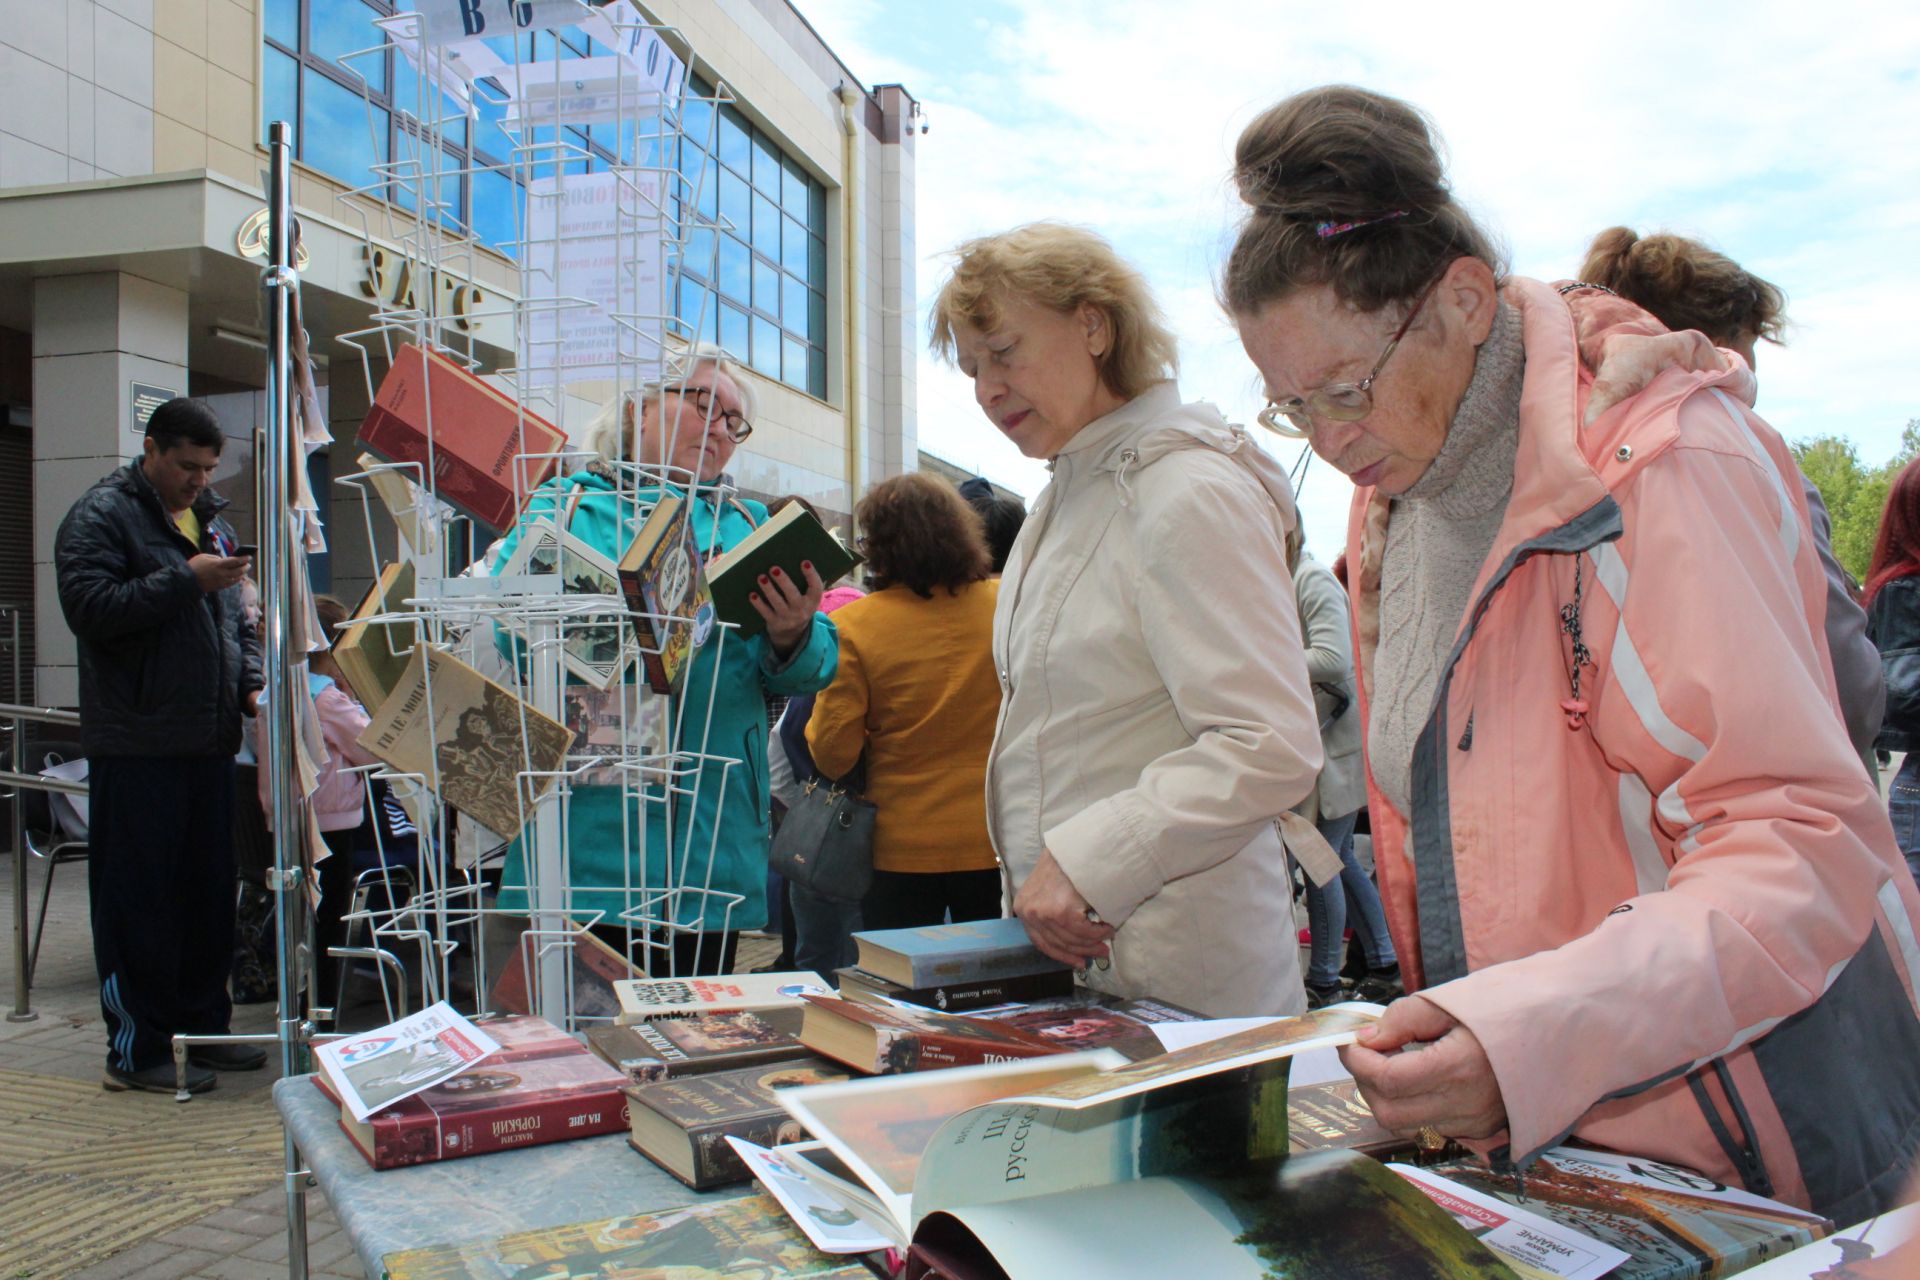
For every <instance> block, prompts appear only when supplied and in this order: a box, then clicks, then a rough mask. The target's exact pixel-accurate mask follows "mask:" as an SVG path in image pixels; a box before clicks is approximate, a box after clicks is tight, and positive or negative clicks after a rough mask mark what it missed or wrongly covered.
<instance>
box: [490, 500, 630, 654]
mask: <svg viewBox="0 0 1920 1280" xmlns="http://www.w3.org/2000/svg"><path fill="white" fill-rule="evenodd" d="M522 575H531V576H536V577H539V576H547V575H557V576H558V577H559V579H560V584H561V591H562V592H563V593H564V594H566V595H569V596H600V597H605V598H606V601H607V611H606V612H604V613H601V614H596V615H592V616H589V617H584V618H565V619H563V620H562V621H561V624H560V632H561V640H560V653H561V656H562V658H564V659H565V661H566V664H567V670H569V671H571V672H572V673H573V674H574V675H575V676H577V677H578V678H580V679H581V680H584V681H586V682H587V683H588V684H589V685H592V686H593V687H594V688H596V689H605V688H606V687H607V686H609V685H611V684H612V683H613V682H614V681H615V680H616V679H618V678H619V677H620V674H621V673H622V672H623V671H625V670H626V669H627V667H628V666H629V665H630V664H631V663H632V661H633V658H634V655H635V652H636V650H635V646H634V645H633V644H632V643H631V642H630V640H629V639H628V636H627V628H626V625H625V624H624V623H623V622H622V621H621V619H620V617H619V616H618V614H617V613H616V612H615V611H616V610H622V609H624V603H623V602H624V596H623V595H622V593H621V590H620V574H619V571H618V570H617V569H616V568H615V566H614V563H613V561H612V560H610V559H608V558H607V557H606V556H603V555H601V554H600V553H599V552H598V551H596V550H594V548H593V547H592V546H590V545H588V544H587V543H586V542H583V541H582V540H580V539H579V538H576V537H574V536H573V535H572V534H571V533H567V532H565V531H563V530H562V529H560V528H559V527H558V526H557V525H555V524H554V522H553V521H551V520H548V519H544V518H543V519H539V520H534V521H532V522H531V523H529V524H528V525H527V527H526V528H525V529H523V530H522V531H521V536H520V542H519V545H517V546H516V547H514V550H513V555H512V557H511V558H510V559H509V560H508V561H507V563H506V564H505V565H504V566H503V567H502V568H501V571H500V576H501V577H503V578H510V577H518V576H522Z"/></svg>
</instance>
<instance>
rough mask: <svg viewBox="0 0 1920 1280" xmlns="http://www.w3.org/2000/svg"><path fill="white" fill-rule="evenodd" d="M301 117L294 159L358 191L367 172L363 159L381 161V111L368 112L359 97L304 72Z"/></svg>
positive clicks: (383, 156) (384, 130)
mask: <svg viewBox="0 0 1920 1280" xmlns="http://www.w3.org/2000/svg"><path fill="white" fill-rule="evenodd" d="M370 111H371V113H372V121H371V132H369V120H368V113H369V112H370ZM304 112H305V114H304V115H303V116H302V118H301V121H300V141H301V147H300V158H301V159H302V160H304V161H306V162H307V163H308V164H310V165H312V166H313V167H314V168H316V169H318V170H320V171H321V172H322V173H326V174H329V175H331V176H332V177H335V178H338V179H340V180H341V181H342V182H344V183H346V184H347V185H348V186H352V187H358V186H364V185H365V184H366V183H367V182H369V181H371V175H370V174H369V172H368V169H367V163H368V161H369V159H380V160H384V159H386V150H387V113H386V111H385V109H384V108H380V107H373V108H369V107H368V106H367V100H366V99H365V98H364V97H362V96H361V95H360V94H358V93H355V92H354V91H353V90H351V89H349V88H347V87H345V86H344V85H341V84H338V83H336V82H334V81H332V80H329V79H327V77H325V76H323V75H320V74H318V73H317V72H313V71H308V72H307V83H306V102H305V104H304ZM376 140H377V141H376Z"/></svg>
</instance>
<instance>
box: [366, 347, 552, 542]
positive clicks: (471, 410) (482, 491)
mask: <svg viewBox="0 0 1920 1280" xmlns="http://www.w3.org/2000/svg"><path fill="white" fill-rule="evenodd" d="M359 440H360V444H361V445H362V446H363V447H365V448H366V449H368V450H371V451H372V452H373V453H374V454H376V455H378V456H379V457H381V458H384V459H386V460H387V461H388V462H417V463H419V464H420V465H421V467H422V468H423V471H424V473H425V474H426V475H428V476H430V477H431V479H432V482H433V492H434V496H436V497H438V498H439V499H441V500H442V501H444V502H446V503H447V504H448V505H450V506H452V507H454V508H455V509H457V510H459V511H462V512H464V513H465V514H467V515H468V516H471V517H472V518H473V519H475V520H477V521H478V522H479V523H481V524H483V525H485V526H486V527H487V528H489V529H492V530H494V531H496V532H505V531H506V530H508V529H511V528H513V524H514V521H515V519H516V518H517V517H518V515H519V512H520V506H521V502H522V499H523V498H524V497H525V495H527V494H529V493H532V492H533V491H534V490H535V489H537V488H538V487H539V486H540V485H541V484H542V483H544V482H545V481H546V480H547V478H548V477H549V476H551V475H553V474H554V472H555V471H556V470H558V468H559V464H560V459H559V458H558V457H557V456H553V455H558V454H559V453H561V452H562V451H563V450H565V449H566V447H567V438H566V436H565V435H564V434H562V433H561V432H560V431H559V430H558V429H557V428H556V427H554V426H553V424H552V423H549V422H547V421H546V420H545V419H544V418H541V417H540V416H539V415H538V414H534V413H530V412H527V411H526V409H525V408H524V407H523V406H522V405H520V404H519V403H517V402H516V401H515V400H514V399H513V398H512V397H510V396H508V395H506V394H505V393H504V392H502V391H499V390H497V389H495V388H493V387H491V386H488V385H487V384H486V383H485V382H483V381H481V380H480V379H479V378H477V377H475V376H474V375H473V374H472V373H469V372H468V371H467V370H465V369H463V368H461V367H460V366H459V365H457V364H455V363H454V362H453V361H451V360H449V359H447V358H446V357H445V356H443V355H441V354H440V353H439V352H437V351H423V350H422V349H421V348H420V347H418V346H416V345H414V344H413V343H411V342H409V343H406V344H405V345H403V346H402V347H401V348H400V349H399V351H397V352H395V353H394V357H393V365H392V367H391V368H389V369H388V370H387V373H386V376H385V377H384V378H382V379H381V381H380V390H379V392H378V394H376V395H375V396H374V402H373V406H372V408H370V409H369V410H368V411H367V416H366V419H365V421H363V422H362V423H361V424H360V435H359Z"/></svg>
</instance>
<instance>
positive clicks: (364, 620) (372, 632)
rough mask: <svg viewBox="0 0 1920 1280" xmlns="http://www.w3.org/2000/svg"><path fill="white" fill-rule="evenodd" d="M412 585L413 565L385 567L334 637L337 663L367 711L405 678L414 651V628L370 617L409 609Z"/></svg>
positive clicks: (380, 701)
mask: <svg viewBox="0 0 1920 1280" xmlns="http://www.w3.org/2000/svg"><path fill="white" fill-rule="evenodd" d="M413 585H414V583H413V561H411V560H399V561H396V562H394V563H393V564H390V565H387V566H385V567H384V568H382V569H381V570H380V577H379V578H378V580H376V581H375V582H374V584H373V586H372V587H370V588H369V589H368V591H367V594H366V595H365V596H364V597H362V598H361V600H360V604H359V607H358V608H356V609H355V610H354V611H353V617H352V618H350V619H349V620H348V621H347V625H346V626H345V627H344V628H342V630H341V632H340V634H339V636H338V637H330V638H331V639H332V640H333V660H334V661H335V662H337V663H339V664H340V674H341V675H343V676H345V677H346V678H347V687H348V688H349V689H351V690H352V691H353V696H354V697H356V698H358V699H359V700H360V705H361V706H363V707H366V708H369V709H371V708H377V707H378V706H379V705H380V704H381V703H383V702H385V701H386V700H387V697H388V695H390V694H391V693H392V692H393V690H394V688H395V686H397V685H398V684H399V683H400V681H401V678H402V677H404V676H405V675H406V672H407V657H408V655H409V654H411V653H412V651H413V634H414V628H413V626H412V624H410V623H405V622H372V621H370V619H372V618H377V617H380V616H381V615H383V614H389V613H396V612H398V611H399V610H401V609H403V608H405V607H406V605H405V602H406V601H407V599H408V598H409V597H411V596H412V595H413Z"/></svg>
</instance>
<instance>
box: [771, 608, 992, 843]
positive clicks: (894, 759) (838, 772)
mask: <svg viewBox="0 0 1920 1280" xmlns="http://www.w3.org/2000/svg"><path fill="white" fill-rule="evenodd" d="M999 586H1000V584H999V583H998V582H995V581H987V582H976V583H972V584H971V585H969V586H966V587H962V588H961V589H960V591H959V593H958V594H957V595H949V594H948V593H947V591H946V590H945V589H944V588H938V587H936V588H935V589H934V592H933V596H932V598H931V599H922V598H921V597H920V596H917V595H915V594H914V593H913V592H912V591H911V590H909V589H908V588H906V587H902V586H892V587H887V588H885V589H883V590H880V591H876V592H874V593H873V594H872V595H870V596H867V597H866V598H865V599H862V600H856V601H854V602H853V603H852V604H849V605H845V606H843V607H841V608H840V609H838V610H836V611H835V612H834V615H833V621H834V624H835V625H836V626H837V627H838V628H839V629H840V668H839V671H838V672H837V673H836V674H835V676H834V680H833V683H832V684H831V685H828V686H827V688H826V689H824V690H822V691H821V693H820V694H819V696H818V697H817V698H816V699H815V700H814V704H813V718H812V719H811V720H809V721H808V722H807V749H808V750H809V751H811V752H812V753H813V762H814V764H816V765H817V766H819V768H820V771H821V772H822V773H824V774H826V775H827V776H828V777H830V778H838V777H840V776H842V775H843V774H845V773H846V772H847V771H848V770H850V769H852V768H853V766H854V765H855V763H857V762H858V761H859V759H860V751H861V749H862V748H863V747H864V748H866V749H867V751H868V758H867V796H868V798H869V799H871V800H872V801H873V802H874V804H875V805H877V806H878V807H879V810H880V812H879V815H878V817H877V818H876V819H875V821H874V830H873V865H874V867H875V868H876V869H877V870H880V871H911V872H934V871H981V870H986V869H988V868H991V867H992V866H993V865H994V857H993V845H992V844H991V843H990V842H989V841H988V839H987V807H986V789H987V752H988V750H989V748H991V747H992V746H993V726H994V722H995V720H997V719H998V718H999V714H1000V682H999V679H998V678H997V677H996V676H995V675H994V668H993V608H994V602H995V600H996V599H997V598H998V595H999Z"/></svg>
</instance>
